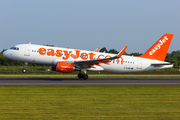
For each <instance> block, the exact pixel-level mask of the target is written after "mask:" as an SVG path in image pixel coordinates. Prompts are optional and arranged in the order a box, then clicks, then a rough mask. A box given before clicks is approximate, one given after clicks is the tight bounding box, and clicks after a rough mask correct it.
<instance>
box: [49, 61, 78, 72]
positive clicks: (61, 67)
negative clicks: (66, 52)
mask: <svg viewBox="0 0 180 120" xmlns="http://www.w3.org/2000/svg"><path fill="white" fill-rule="evenodd" d="M74 69H75V68H74V64H73V63H67V62H57V65H56V66H51V70H52V71H58V72H63V73H71V72H73V70H74Z"/></svg>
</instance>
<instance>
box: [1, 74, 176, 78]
mask: <svg viewBox="0 0 180 120" xmlns="http://www.w3.org/2000/svg"><path fill="white" fill-rule="evenodd" d="M88 76H89V78H94V77H97V78H98V77H119V78H124V77H134V78H137V77H157V78H165V77H166V78H167V77H168V78H172V77H180V74H89V75H88ZM0 77H31V78H32V77H38V78H39V77H41V78H54V77H59V78H68V77H69V78H77V74H39V75H36V74H35V75H33V74H0Z"/></svg>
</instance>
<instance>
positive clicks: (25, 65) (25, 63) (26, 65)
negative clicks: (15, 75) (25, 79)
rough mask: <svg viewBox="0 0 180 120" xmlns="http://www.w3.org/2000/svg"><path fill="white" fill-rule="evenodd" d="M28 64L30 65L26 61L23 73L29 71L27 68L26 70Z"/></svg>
mask: <svg viewBox="0 0 180 120" xmlns="http://www.w3.org/2000/svg"><path fill="white" fill-rule="evenodd" d="M27 65H28V63H27V62H25V65H24V69H23V70H22V72H23V73H26V72H27V70H26V67H27Z"/></svg>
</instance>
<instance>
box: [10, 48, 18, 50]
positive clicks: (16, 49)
mask: <svg viewBox="0 0 180 120" xmlns="http://www.w3.org/2000/svg"><path fill="white" fill-rule="evenodd" d="M10 49H13V50H19V48H18V47H11V48H10Z"/></svg>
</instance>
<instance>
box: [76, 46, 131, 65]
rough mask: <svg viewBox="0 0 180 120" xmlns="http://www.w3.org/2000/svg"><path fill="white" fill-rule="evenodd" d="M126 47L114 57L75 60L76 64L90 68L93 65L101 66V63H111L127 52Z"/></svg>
mask: <svg viewBox="0 0 180 120" xmlns="http://www.w3.org/2000/svg"><path fill="white" fill-rule="evenodd" d="M126 48H127V46H125V47H124V48H123V49H122V50H121V51H120V52H119V53H118V55H117V56H114V57H109V58H103V59H94V60H83V61H74V64H75V65H76V66H79V67H81V68H89V67H92V66H93V65H97V66H101V63H104V64H110V62H111V60H114V59H118V58H120V57H121V56H122V55H123V53H124V52H125V50H126Z"/></svg>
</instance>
